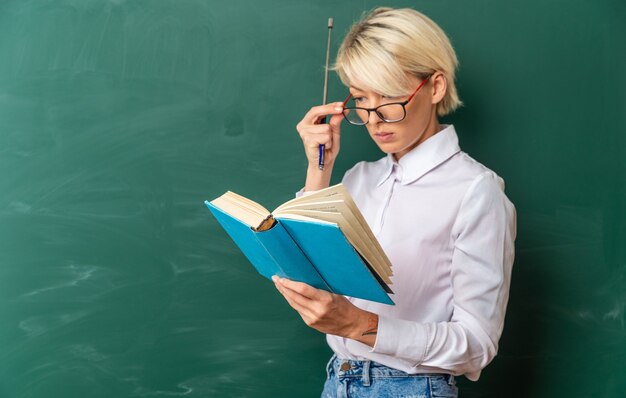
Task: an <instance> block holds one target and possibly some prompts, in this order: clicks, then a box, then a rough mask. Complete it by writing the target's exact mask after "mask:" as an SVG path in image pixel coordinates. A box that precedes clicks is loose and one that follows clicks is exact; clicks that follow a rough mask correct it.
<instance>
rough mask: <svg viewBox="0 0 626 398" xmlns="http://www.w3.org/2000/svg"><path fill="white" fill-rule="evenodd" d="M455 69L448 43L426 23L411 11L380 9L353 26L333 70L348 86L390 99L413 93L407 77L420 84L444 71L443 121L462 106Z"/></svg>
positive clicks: (435, 27) (432, 24)
mask: <svg viewBox="0 0 626 398" xmlns="http://www.w3.org/2000/svg"><path fill="white" fill-rule="evenodd" d="M457 67H458V60H457V57H456V54H455V52H454V49H453V48H452V44H451V43H450V40H449V39H448V37H447V36H446V34H445V33H444V31H443V30H442V29H441V28H440V27H439V26H438V25H437V24H436V23H435V22H433V21H432V20H431V19H430V18H428V17H427V16H425V15H424V14H421V13H419V12H417V11H415V10H413V9H410V8H401V9H393V8H388V7H380V8H376V9H375V10H373V11H371V12H370V13H369V14H367V15H366V16H365V17H363V18H362V19H361V20H360V21H359V22H356V23H355V24H354V25H353V26H352V28H351V29H350V31H349V32H348V34H347V35H346V37H345V39H344V40H343V43H342V44H341V47H340V48H339V52H338V53H337V59H336V61H335V65H334V66H333V69H334V70H335V71H337V73H338V74H339V77H340V79H341V81H342V82H343V84H345V85H346V86H350V85H354V86H357V87H359V88H363V89H366V88H367V89H371V90H372V91H374V92H377V93H380V94H384V95H389V96H403V95H408V94H410V93H411V92H412V91H413V90H415V87H412V86H411V85H410V82H409V80H408V78H407V74H409V75H413V76H415V77H417V78H420V79H423V78H425V77H427V76H428V75H430V74H431V73H433V72H435V71H439V72H442V73H443V75H444V76H445V78H446V82H447V90H446V94H445V96H444V98H443V99H442V101H441V102H439V103H438V104H437V114H438V115H439V116H444V115H446V114H448V113H450V112H452V111H454V110H455V109H456V108H458V107H459V106H460V105H461V104H462V103H461V100H460V99H459V96H458V94H457V90H456V85H455V84H454V77H455V73H456V69H457Z"/></svg>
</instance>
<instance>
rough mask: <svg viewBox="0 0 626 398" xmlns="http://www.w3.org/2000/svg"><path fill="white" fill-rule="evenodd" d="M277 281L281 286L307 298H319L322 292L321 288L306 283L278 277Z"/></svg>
mask: <svg viewBox="0 0 626 398" xmlns="http://www.w3.org/2000/svg"><path fill="white" fill-rule="evenodd" d="M278 283H279V284H280V285H281V286H283V287H285V288H287V289H289V290H291V291H293V292H295V293H297V294H299V295H301V296H304V297H306V298H308V299H309V300H319V299H320V296H321V294H322V292H323V291H322V290H319V289H316V288H314V287H313V286H311V285H308V284H306V283H303V282H296V281H292V280H289V279H287V278H279V279H278Z"/></svg>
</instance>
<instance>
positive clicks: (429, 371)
mask: <svg viewBox="0 0 626 398" xmlns="http://www.w3.org/2000/svg"><path fill="white" fill-rule="evenodd" d="M456 67H457V59H456V55H455V53H454V50H453V49H452V46H451V44H450V42H449V40H448V38H447V37H446V35H445V33H444V32H443V31H442V30H441V28H440V27H439V26H437V25H436V24H435V23H434V22H433V21H432V20H430V19H429V18H427V17H426V16H424V15H423V14H420V13H419V12H417V11H415V10H411V9H390V8H378V9H376V10H374V11H372V12H371V13H370V14H369V15H367V16H366V17H365V18H364V19H362V20H361V21H360V22H358V23H356V24H355V25H354V26H353V27H352V29H351V31H350V32H349V33H348V35H347V36H346V38H345V39H344V41H343V44H342V45H341V47H340V49H339V53H338V55H337V60H336V65H335V70H336V71H337V72H338V74H339V76H340V78H341V80H342V81H343V83H344V84H345V85H346V86H348V87H349V89H350V95H351V98H352V102H351V103H348V104H346V106H345V107H343V103H341V102H339V103H332V104H328V105H323V106H316V107H313V108H311V109H310V110H309V112H308V113H307V114H306V115H305V116H304V118H303V119H302V121H301V122H300V123H299V124H298V126H297V130H298V132H299V134H300V137H301V138H302V142H303V144H304V148H305V152H306V156H307V158H308V164H309V166H308V170H307V175H306V184H305V187H304V190H303V191H302V192H300V193H299V194H306V193H307V192H311V191H316V190H319V189H322V188H325V187H328V185H329V182H330V176H331V173H332V169H333V164H334V161H335V159H336V158H337V156H338V154H339V149H340V124H341V122H342V121H343V119H346V120H347V122H349V123H352V124H357V125H364V126H365V128H366V129H367V132H369V135H370V137H371V138H372V139H373V140H374V142H376V144H377V145H378V147H379V148H380V149H381V150H382V151H383V152H385V153H386V154H387V156H385V157H383V158H382V159H380V160H378V161H376V162H360V163H357V164H356V165H355V166H354V167H353V168H352V169H350V170H349V171H348V172H347V173H346V174H345V176H344V177H343V184H344V185H345V186H346V188H347V189H348V191H349V192H350V194H351V195H352V196H353V198H354V200H355V202H356V204H357V205H358V207H359V209H360V210H361V212H362V213H363V215H364V216H365V219H366V220H367V222H368V224H369V225H370V227H371V228H372V230H373V232H374V234H375V235H376V237H377V239H378V240H379V241H380V244H381V245H382V247H383V248H384V249H385V252H386V253H387V255H388V257H389V259H390V260H391V263H392V264H393V272H394V276H393V285H392V288H393V290H394V293H395V294H394V295H393V300H394V301H395V303H396V305H395V306H388V305H385V304H379V303H374V302H369V301H366V300H360V299H354V298H346V297H344V296H340V295H335V294H331V293H328V292H326V291H323V290H317V289H315V288H313V287H311V286H308V285H306V284H303V283H298V282H294V281H289V280H286V279H280V278H277V277H274V282H275V284H276V287H277V289H278V290H279V291H280V293H281V294H282V295H283V296H284V297H285V299H286V300H287V301H288V302H289V304H290V305H291V306H292V307H293V308H294V309H295V310H296V311H298V313H299V314H300V315H301V317H302V318H303V320H304V321H305V322H306V324H307V325H309V326H310V327H312V328H315V329H317V330H319V331H320V332H323V333H326V334H327V341H328V344H329V345H330V347H331V348H332V350H333V351H334V352H335V355H333V357H332V358H331V360H330V362H329V364H328V367H327V373H328V379H327V380H326V383H325V386H324V391H323V393H322V396H323V397H335V396H342V397H345V396H358V397H366V396H367V397H370V396H371V397H387V396H420V397H430V396H436V397H456V396H457V387H456V385H455V381H454V376H458V375H465V376H466V377H467V378H468V379H470V380H474V381H475V380H478V378H479V376H480V372H481V370H482V369H483V368H484V367H485V366H487V364H488V363H489V362H490V361H491V360H492V359H493V358H494V356H495V355H496V352H497V350H498V340H499V338H500V335H501V333H502V329H503V324H504V315H505V310H506V305H507V301H508V296H509V285H510V279H511V269H512V265H513V257H514V240H515V233H516V232H515V208H514V207H513V205H512V204H511V202H510V201H509V200H508V199H507V197H506V196H505V194H504V191H503V189H504V182H503V180H502V179H501V178H500V177H498V176H497V175H496V174H495V173H494V172H493V171H491V170H489V169H488V168H486V167H485V166H483V165H482V164H480V163H478V162H477V161H475V160H474V159H472V158H471V157H470V156H469V155H467V154H466V153H464V152H462V151H461V150H460V148H459V145H458V139H457V134H456V132H455V129H454V126H452V125H444V124H440V123H439V119H438V117H440V116H444V115H446V114H448V113H449V112H451V111H453V110H454V109H455V108H457V107H458V106H459V105H460V100H459V98H458V95H457V91H456V88H455V83H454V77H455V70H456ZM326 115H332V117H331V118H330V121H329V123H328V124H320V123H319V122H320V120H321V119H322V118H323V117H324V116H326ZM319 144H324V145H325V150H326V152H325V167H324V169H323V170H319V168H318V156H319V149H318V147H319Z"/></svg>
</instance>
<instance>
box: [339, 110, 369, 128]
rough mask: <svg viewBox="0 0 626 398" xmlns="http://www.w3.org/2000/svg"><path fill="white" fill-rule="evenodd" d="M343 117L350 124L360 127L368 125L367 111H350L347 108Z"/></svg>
mask: <svg viewBox="0 0 626 398" xmlns="http://www.w3.org/2000/svg"><path fill="white" fill-rule="evenodd" d="M343 115H344V116H345V117H346V119H347V120H348V122H350V123H352V124H356V125H358V126H361V125H364V124H365V123H367V119H368V116H367V111H366V110H364V109H358V108H357V109H350V108H346V109H344V110H343Z"/></svg>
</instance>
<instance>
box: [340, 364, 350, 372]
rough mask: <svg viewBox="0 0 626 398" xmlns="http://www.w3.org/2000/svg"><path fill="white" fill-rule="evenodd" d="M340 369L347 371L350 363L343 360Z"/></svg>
mask: <svg viewBox="0 0 626 398" xmlns="http://www.w3.org/2000/svg"><path fill="white" fill-rule="evenodd" d="M340 369H341V370H343V371H344V372H347V371H348V370H350V364H349V363H348V362H344V363H342V364H341V368H340Z"/></svg>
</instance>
